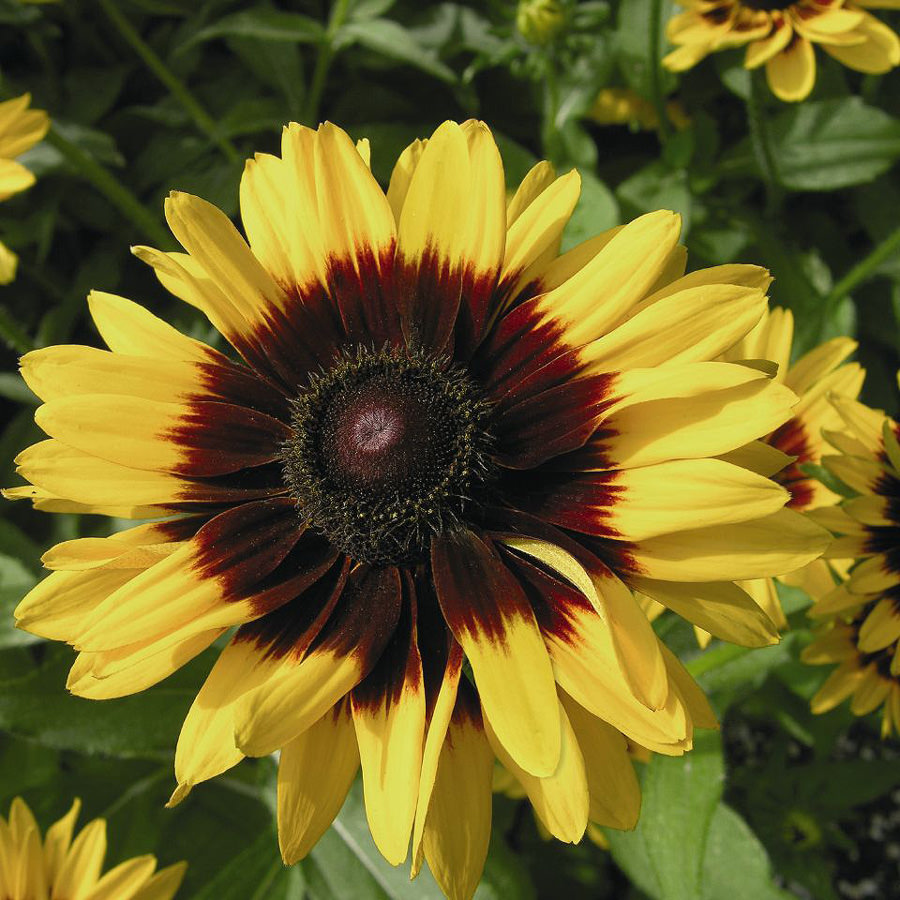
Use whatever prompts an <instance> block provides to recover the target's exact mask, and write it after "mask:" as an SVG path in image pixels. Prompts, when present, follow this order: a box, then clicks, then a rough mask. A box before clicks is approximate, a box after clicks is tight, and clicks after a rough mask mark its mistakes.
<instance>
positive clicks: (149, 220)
mask: <svg viewBox="0 0 900 900" xmlns="http://www.w3.org/2000/svg"><path fill="white" fill-rule="evenodd" d="M45 140H46V141H47V143H49V144H51V145H52V146H53V147H55V148H56V149H57V150H59V152H60V153H62V155H63V156H64V157H65V158H66V159H67V160H68V161H69V163H71V164H72V166H73V167H74V168H75V169H76V170H77V171H78V172H79V173H80V174H81V175H83V176H84V177H85V178H86V179H87V180H88V181H90V182H91V184H93V185H94V187H95V188H97V190H98V191H100V193H101V194H103V195H104V196H105V197H106V199H107V200H109V202H110V203H112V205H113V206H115V207H116V209H118V210H119V212H121V213H122V215H124V216H125V218H126V219H128V220H129V221H130V222H132V223H133V224H134V225H135V226H136V227H137V228H138V229H139V230H140V231H141V232H142V233H143V235H144V236H145V237H147V238H149V239H150V240H151V241H152V242H153V243H154V244H155V245H156V246H157V247H160V248H166V247H170V246H171V245H172V238H171V237H170V236H169V233H168V231H166V229H165V228H164V227H163V226H162V223H161V222H160V220H159V219H158V218H157V217H156V216H155V215H153V213H151V212H150V210H148V209H147V208H146V207H145V206H144V205H143V204H142V203H141V201H140V200H138V198H137V197H135V195H134V194H132V193H131V191H130V190H129V189H128V188H127V187H125V185H124V184H122V182H121V181H119V179H118V178H116V177H115V175H113V174H112V173H110V172H108V171H107V170H106V169H104V168H103V166H101V165H100V164H99V163H98V162H97V161H96V160H95V159H94V158H93V157H91V156H89V155H88V154H87V153H85V152H84V151H83V150H82V149H81V148H80V147H79V146H77V145H76V144H73V143H72V142H71V141H70V140H69V139H68V138H65V137H63V136H62V135H61V134H60V133H59V131H58V130H57V128H56V126H55V125H52V124H51V126H50V131H49V132H47V137H46V138H45Z"/></svg>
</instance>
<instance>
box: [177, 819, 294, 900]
mask: <svg viewBox="0 0 900 900" xmlns="http://www.w3.org/2000/svg"><path fill="white" fill-rule="evenodd" d="M303 881H304V879H303V872H302V869H301V868H300V867H299V866H294V867H293V868H285V865H284V863H283V862H282V861H281V856H279V853H278V836H277V834H276V833H275V831H274V830H269V829H266V830H265V831H263V832H261V833H260V835H259V837H257V838H256V840H255V841H253V842H252V843H251V844H250V845H249V846H248V847H247V849H246V850H244V851H243V852H242V853H239V854H238V855H237V856H234V857H232V858H231V859H230V860H229V861H228V862H227V863H225V865H223V866H222V867H221V869H220V870H219V872H218V874H217V875H216V876H215V877H214V878H213V879H212V880H211V881H208V882H207V883H206V885H205V886H204V887H203V888H202V890H199V891H197V893H195V894H194V895H193V898H192V900H293V898H299V897H301V896H302V895H303V887H304V884H303Z"/></svg>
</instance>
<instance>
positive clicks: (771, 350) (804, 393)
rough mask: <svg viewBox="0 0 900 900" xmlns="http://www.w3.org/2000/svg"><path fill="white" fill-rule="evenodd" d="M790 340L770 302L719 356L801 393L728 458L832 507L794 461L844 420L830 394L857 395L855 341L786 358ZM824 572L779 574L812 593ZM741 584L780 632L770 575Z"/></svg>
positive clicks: (783, 622)
mask: <svg viewBox="0 0 900 900" xmlns="http://www.w3.org/2000/svg"><path fill="white" fill-rule="evenodd" d="M793 340H794V317H793V314H792V313H791V312H790V310H786V309H780V308H776V309H773V310H771V311H769V310H766V312H765V313H764V314H763V316H762V318H761V319H760V320H759V323H758V324H757V325H756V327H754V328H753V330H752V331H750V332H749V333H748V334H747V335H746V336H745V337H744V338H743V339H742V340H741V341H739V342H738V343H737V344H735V346H734V347H732V348H731V349H730V350H728V351H727V352H726V353H724V354H722V359H724V360H728V361H730V362H739V361H741V360H744V361H753V360H769V361H770V362H772V363H774V364H775V366H776V367H777V368H776V371H775V374H774V376H773V378H774V380H775V381H776V382H777V383H779V384H784V385H785V386H786V387H788V388H790V389H791V390H792V391H793V392H794V393H795V394H797V396H798V397H799V398H800V399H799V402H798V403H797V405H796V406H795V407H794V409H793V410H792V411H791V417H790V418H789V419H788V421H786V422H785V423H784V424H783V425H781V426H780V427H779V428H777V429H775V431H773V432H771V433H770V434H768V435H764V436H762V437H761V438H760V440H758V441H754V442H753V443H752V444H748V445H747V446H745V447H742V448H740V449H738V450H737V451H734V452H733V453H731V454H729V455H728V456H727V457H726V458H727V459H729V460H731V461H732V462H736V463H739V464H740V465H743V466H746V467H747V468H749V469H752V470H753V471H754V472H758V473H759V474H760V475H767V476H769V477H771V478H772V479H773V480H774V481H776V482H778V484H780V485H782V486H783V487H784V488H786V489H787V490H788V491H789V492H790V495H791V496H790V500H788V503H787V505H788V508H790V509H794V510H797V512H801V513H808V512H809V511H810V510H813V509H818V508H820V507H830V506H832V505H834V504H835V503H837V502H838V501H839V500H840V497H839V496H838V495H837V494H834V493H833V492H832V491H830V490H829V489H828V488H827V487H825V485H824V484H822V482H821V481H818V480H817V479H816V478H814V477H812V476H810V475H807V474H806V473H805V472H803V471H802V470H801V468H800V467H801V466H802V465H805V464H813V465H818V464H820V463H821V461H822V454H823V453H824V452H825V451H826V450H827V449H828V443H827V441H826V439H825V437H824V436H823V430H824V431H825V432H828V431H830V430H834V429H837V428H840V427H842V425H843V420H842V419H841V417H840V415H839V413H838V411H837V410H836V409H835V408H834V406H833V404H832V402H831V397H832V395H834V394H837V395H839V396H842V397H847V398H849V399H854V400H855V399H856V397H857V396H858V395H859V392H860V389H861V388H862V383H863V379H864V378H865V372H864V370H863V369H862V367H861V366H860V365H859V364H858V363H848V362H846V360H847V357H849V356H850V354H851V353H853V351H854V350H856V346H857V345H856V341H854V340H851V339H850V338H843V337H841V338H834V339H833V340H830V341H826V342H825V343H824V344H821V345H820V346H819V347H816V348H815V349H814V350H811V351H810V352H809V353H806V354H805V355H804V356H802V357H800V358H799V359H798V360H797V361H796V362H795V363H794V364H793V365H791V361H790V360H791V348H792V345H793ZM830 578H831V576H830V575H829V573H828V567H827V564H826V563H824V562H823V561H822V560H815V561H813V562H811V563H810V564H809V565H807V566H805V567H804V568H803V569H801V570H799V571H797V572H791V573H788V574H785V575H783V576H782V578H781V580H782V581H784V582H785V583H787V584H792V585H794V586H797V587H801V588H803V589H804V590H806V591H807V593H809V594H810V595H811V596H817V593H818V591H819V585H821V584H827V583H830ZM740 587H741V588H742V589H743V590H744V591H746V593H748V594H749V595H750V596H751V597H752V598H753V600H754V601H755V602H756V603H757V604H758V605H759V606H760V607H761V608H762V609H763V610H765V612H766V614H767V615H768V616H769V618H770V619H771V620H772V622H773V624H774V626H775V628H777V629H778V630H779V631H781V630H784V629H785V628H787V626H788V622H787V619H786V618H785V616H784V612H783V610H782V608H781V602H780V601H779V599H778V593H777V591H776V589H775V583H774V581H773V580H772V579H771V578H760V579H753V580H750V581H742V582H740ZM638 602H639V603H640V604H641V607H642V608H643V609H644V611H645V612H646V613H647V615H648V616H649V617H650V621H651V622H652V621H654V620H655V619H656V618H658V617H659V616H660V615H662V613H663V612H664V611H665V607H663V606H662V605H661V604H660V603H656V602H654V601H652V600H650V599H649V598H647V597H641V596H639V597H638ZM694 630H695V633H696V635H697V640H698V642H699V643H700V645H701V646H702V647H705V646H706V645H707V644H708V643H709V640H710V635H709V632H707V631H704V630H703V629H701V628H697V627H695V629H694Z"/></svg>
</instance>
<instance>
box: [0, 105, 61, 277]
mask: <svg viewBox="0 0 900 900" xmlns="http://www.w3.org/2000/svg"><path fill="white" fill-rule="evenodd" d="M30 102H31V95H30V94H23V95H22V96H21V97H16V98H15V99H13V100H7V101H5V102H4V103H0V201H2V200H6V199H8V198H9V197H11V196H12V195H13V194H18V193H19V192H20V191H24V190H25V189H26V188H30V187H31V185H32V184H34V175H32V174H31V172H29V171H28V169H26V168H25V166H23V165H22V164H21V163H17V162H16V161H15V157H17V156H19V155H20V154H22V153H24V152H25V151H26V150H29V149H30V148H31V147H33V146H34V145H35V144H36V143H37V142H38V141H39V140H41V138H43V136H44V135H45V134H46V133H47V129H48V128H49V127H50V119H49V118H48V117H47V114H46V113H45V112H42V111H41V110H38V109H28V104H29V103H30ZM17 262H18V259H17V257H16V254H15V253H13V252H12V250H10V249H9V248H8V247H7V246H5V245H4V244H3V243H0V284H9V282H11V281H12V280H13V279H14V278H15V277H16V263H17Z"/></svg>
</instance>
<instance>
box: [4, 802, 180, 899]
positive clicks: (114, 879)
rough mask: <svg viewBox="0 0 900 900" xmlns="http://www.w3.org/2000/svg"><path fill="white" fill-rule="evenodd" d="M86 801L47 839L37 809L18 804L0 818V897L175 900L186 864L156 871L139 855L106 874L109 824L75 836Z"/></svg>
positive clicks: (153, 864) (92, 826)
mask: <svg viewBox="0 0 900 900" xmlns="http://www.w3.org/2000/svg"><path fill="white" fill-rule="evenodd" d="M80 810H81V801H80V800H75V802H74V803H73V804H72V807H71V809H70V810H69V811H68V812H67V813H66V815H64V816H63V817H62V818H61V819H60V820H59V821H58V822H56V823H55V824H53V825H51V826H50V828H48V829H47V834H46V836H45V837H44V839H43V840H42V839H41V830H40V828H39V827H38V824H37V822H36V821H35V818H34V816H33V815H32V813H31V810H30V809H29V808H28V806H27V804H26V803H25V802H24V801H23V800H22V799H21V798H20V797H16V799H15V800H13V802H12V805H11V806H10V810H9V819H8V820H4V819H3V817H2V816H0V897H3V898H4V900H35V898H43V900H73V898H82V900H172V898H173V897H174V896H175V894H176V893H177V892H178V888H179V887H180V886H181V882H182V880H183V879H184V873H185V871H186V869H187V865H186V864H185V863H176V864H175V865H172V866H168V867H167V868H165V869H160V870H159V871H158V872H157V871H156V857H154V856H150V855H147V856H137V857H135V858H134V859H129V860H126V861H125V862H123V863H120V864H119V865H117V866H115V867H114V868H112V869H110V870H109V871H108V872H106V873H105V874H103V857H104V856H105V855H106V821H105V820H104V819H94V820H93V821H92V822H89V823H88V824H87V825H85V826H84V828H82V829H81V831H80V832H79V833H78V834H77V835H75V822H76V820H77V819H78V813H79V812H80Z"/></svg>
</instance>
